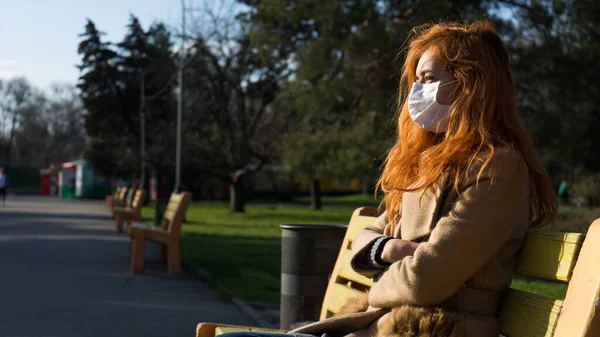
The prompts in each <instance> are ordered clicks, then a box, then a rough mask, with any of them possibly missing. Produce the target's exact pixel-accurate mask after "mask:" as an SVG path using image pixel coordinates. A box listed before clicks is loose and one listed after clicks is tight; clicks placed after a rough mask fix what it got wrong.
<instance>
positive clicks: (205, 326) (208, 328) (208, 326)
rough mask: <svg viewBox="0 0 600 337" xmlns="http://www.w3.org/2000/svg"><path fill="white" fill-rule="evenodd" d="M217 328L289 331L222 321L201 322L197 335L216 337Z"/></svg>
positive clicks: (199, 336) (197, 336) (200, 336)
mask: <svg viewBox="0 0 600 337" xmlns="http://www.w3.org/2000/svg"><path fill="white" fill-rule="evenodd" d="M217 329H221V330H232V331H235V330H238V331H248V332H250V331H256V332H278V333H287V332H288V330H278V329H266V328H259V327H253V326H242V325H231V324H222V323H199V324H198V326H197V327H196V337H215V333H216V331H217Z"/></svg>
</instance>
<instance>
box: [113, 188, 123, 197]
mask: <svg viewBox="0 0 600 337" xmlns="http://www.w3.org/2000/svg"><path fill="white" fill-rule="evenodd" d="M120 195H121V187H117V189H115V193H114V194H113V198H115V199H119V196H120Z"/></svg>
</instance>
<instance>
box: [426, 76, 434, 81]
mask: <svg viewBox="0 0 600 337" xmlns="http://www.w3.org/2000/svg"><path fill="white" fill-rule="evenodd" d="M433 80H435V77H433V76H425V81H428V82H431V81H433Z"/></svg>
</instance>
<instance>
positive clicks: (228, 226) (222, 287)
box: [143, 196, 579, 303]
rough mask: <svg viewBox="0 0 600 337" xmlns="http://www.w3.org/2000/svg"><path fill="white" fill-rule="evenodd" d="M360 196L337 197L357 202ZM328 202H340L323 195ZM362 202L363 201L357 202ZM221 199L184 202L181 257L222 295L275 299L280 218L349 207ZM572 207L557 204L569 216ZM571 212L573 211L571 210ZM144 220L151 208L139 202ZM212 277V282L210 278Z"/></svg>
mask: <svg viewBox="0 0 600 337" xmlns="http://www.w3.org/2000/svg"><path fill="white" fill-rule="evenodd" d="M362 198H364V196H363V197H360V196H351V197H343V198H342V199H341V200H344V201H345V202H348V200H351V201H355V202H357V203H359V204H360V203H362V202H361V201H364V200H365V199H362ZM329 202H331V203H332V204H344V203H343V202H341V201H340V200H338V201H335V199H329ZM363 204H364V203H363ZM227 206H228V205H227V203H223V202H213V203H210V202H201V203H194V204H193V205H191V206H190V208H189V209H188V213H187V220H188V221H187V223H186V224H184V227H183V231H182V242H181V244H182V259H183V261H184V263H186V264H190V263H193V264H195V265H197V266H199V267H200V268H202V269H203V270H205V271H206V272H208V274H209V275H210V277H209V278H206V279H207V281H208V282H209V284H210V285H211V286H213V288H215V290H217V291H218V292H219V293H220V294H221V295H223V296H226V297H231V296H236V297H240V298H242V299H245V300H258V301H266V302H272V303H277V302H279V293H280V273H281V229H280V228H279V225H281V224H346V223H347V222H348V220H349V219H350V216H351V215H352V211H353V208H352V207H332V208H327V207H326V208H325V209H324V210H322V211H318V212H317V211H312V210H310V209H308V208H307V207H298V206H297V205H296V206H295V207H294V206H277V207H276V206H272V207H268V206H258V205H254V206H253V205H248V206H247V211H246V213H244V214H233V213H230V212H229V209H228V208H227ZM577 211H578V210H561V216H564V217H569V216H573V215H575V214H579V213H577ZM571 213H573V214H571ZM143 215H144V218H145V220H147V221H148V222H151V221H152V220H150V219H154V209H153V208H152V207H151V206H149V207H146V208H144V212H143ZM215 281H216V282H215ZM512 287H513V288H517V289H521V290H525V291H530V292H534V293H538V294H541V295H545V296H548V297H552V298H557V299H561V298H564V294H565V292H566V285H564V284H558V283H552V282H545V281H539V280H533V279H527V278H524V277H515V279H514V280H513V284H512Z"/></svg>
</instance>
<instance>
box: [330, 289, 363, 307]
mask: <svg viewBox="0 0 600 337" xmlns="http://www.w3.org/2000/svg"><path fill="white" fill-rule="evenodd" d="M361 294H362V293H361V292H360V291H358V290H356V289H353V288H350V287H347V286H346V285H344V284H339V283H336V284H334V285H333V292H332V296H331V299H330V301H329V303H328V307H327V310H328V311H330V312H333V313H334V314H335V313H338V312H339V311H340V309H341V308H342V307H343V306H344V304H346V301H347V300H348V299H349V298H351V297H354V296H359V295H361Z"/></svg>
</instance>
